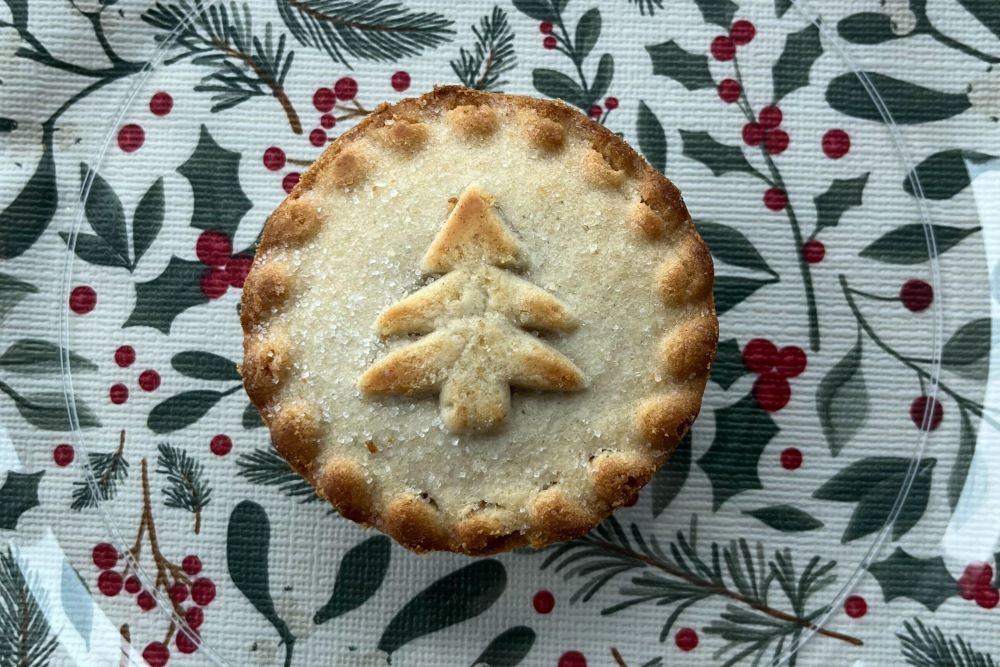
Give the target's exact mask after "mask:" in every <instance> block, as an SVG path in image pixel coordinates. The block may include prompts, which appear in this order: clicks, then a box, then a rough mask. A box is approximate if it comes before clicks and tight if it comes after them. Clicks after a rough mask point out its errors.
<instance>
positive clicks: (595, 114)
mask: <svg viewBox="0 0 1000 667" xmlns="http://www.w3.org/2000/svg"><path fill="white" fill-rule="evenodd" d="M617 108H618V98H617V97H606V98H604V108H601V105H600V104H591V105H590V109H588V110H587V115H588V116H590V117H591V118H593V119H594V120H596V121H597V122H599V123H603V122H604V119H605V118H607V117H608V114H609V113H611V112H612V111H614V110H615V109H617Z"/></svg>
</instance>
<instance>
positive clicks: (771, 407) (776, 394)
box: [753, 372, 792, 412]
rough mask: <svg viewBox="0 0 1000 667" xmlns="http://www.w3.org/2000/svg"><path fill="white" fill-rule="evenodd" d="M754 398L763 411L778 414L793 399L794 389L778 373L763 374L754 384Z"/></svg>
mask: <svg viewBox="0 0 1000 667" xmlns="http://www.w3.org/2000/svg"><path fill="white" fill-rule="evenodd" d="M753 397H754V398H755V399H757V404H758V405H759V406H760V407H761V409H762V410H766V411H767V412H777V411H778V410H780V409H782V408H783V407H785V406H786V405H788V401H789V399H791V397H792V388H791V386H789V384H788V380H787V379H785V378H783V377H781V376H780V375H779V374H777V373H772V372H768V373H763V374H761V375H760V376H759V377H758V378H757V379H756V380H754V383H753Z"/></svg>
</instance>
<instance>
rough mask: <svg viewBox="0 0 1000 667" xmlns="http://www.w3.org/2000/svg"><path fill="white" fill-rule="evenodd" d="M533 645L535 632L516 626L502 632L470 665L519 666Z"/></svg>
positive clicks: (490, 666) (522, 626)
mask: <svg viewBox="0 0 1000 667" xmlns="http://www.w3.org/2000/svg"><path fill="white" fill-rule="evenodd" d="M534 645H535V631H534V630H532V629H531V628H529V627H527V626H524V625H518V626H515V627H513V628H510V629H508V630H504V631H503V632H501V633H500V634H499V635H497V636H496V637H494V638H493V641H491V642H490V643H489V645H488V646H487V647H486V648H485V649H483V652H482V653H480V654H479V657H478V658H476V659H475V660H473V661H472V664H473V666H475V665H489V667H514V666H515V665H520V664H521V662H522V661H523V660H524V659H525V658H526V657H527V655H528V653H530V652H531V647H532V646H534Z"/></svg>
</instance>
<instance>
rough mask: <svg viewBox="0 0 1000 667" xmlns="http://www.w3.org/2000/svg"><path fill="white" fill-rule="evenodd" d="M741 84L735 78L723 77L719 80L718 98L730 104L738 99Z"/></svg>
mask: <svg viewBox="0 0 1000 667" xmlns="http://www.w3.org/2000/svg"><path fill="white" fill-rule="evenodd" d="M742 92H743V86H741V85H740V82H739V81H737V80H736V79H723V80H722V81H720V82H719V99H720V100H722V101H723V102H725V103H726V104H732V103H733V102H735V101H736V100H738V99H740V94H741V93H742Z"/></svg>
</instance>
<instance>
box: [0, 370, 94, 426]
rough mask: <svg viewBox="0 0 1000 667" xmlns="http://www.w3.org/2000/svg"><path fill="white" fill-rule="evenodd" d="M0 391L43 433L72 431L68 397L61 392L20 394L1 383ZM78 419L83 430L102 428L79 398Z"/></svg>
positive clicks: (77, 406)
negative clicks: (67, 405)
mask: <svg viewBox="0 0 1000 667" xmlns="http://www.w3.org/2000/svg"><path fill="white" fill-rule="evenodd" d="M0 391H2V392H3V393H5V394H7V395H8V396H9V397H10V398H11V399H12V400H13V401H14V407H16V408H17V411H18V412H19V413H21V416H22V417H24V419H25V421H27V422H28V423H29V424H31V425H32V426H34V427H35V428H38V429H41V430H43V431H71V430H73V425H72V424H71V423H70V421H69V414H68V413H67V412H66V397H65V395H64V394H63V393H62V392H61V391H42V392H38V393H33V394H19V393H17V392H15V391H14V390H13V389H11V388H10V387H8V386H7V385H6V384H4V383H3V382H0ZM76 417H77V422H78V424H79V426H80V427H81V428H90V427H93V426H100V425H101V422H100V420H99V419H98V418H97V415H95V414H94V412H93V411H92V410H91V409H90V407H89V406H87V404H86V403H84V402H83V401H81V400H80V399H79V398H77V399H76Z"/></svg>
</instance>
